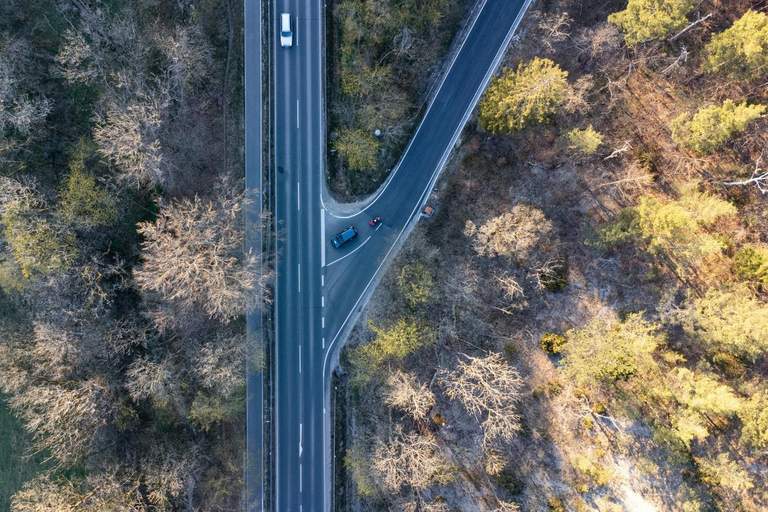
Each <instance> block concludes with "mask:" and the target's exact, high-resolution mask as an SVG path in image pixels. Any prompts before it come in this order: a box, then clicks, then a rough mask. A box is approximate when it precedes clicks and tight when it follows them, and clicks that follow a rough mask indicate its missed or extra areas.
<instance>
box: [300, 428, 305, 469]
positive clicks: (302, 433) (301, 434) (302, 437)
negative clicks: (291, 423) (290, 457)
mask: <svg viewBox="0 0 768 512" xmlns="http://www.w3.org/2000/svg"><path fill="white" fill-rule="evenodd" d="M303 440H304V424H303V423H299V457H301V454H302V452H303V451H304V448H303V447H302V446H301V445H302V443H303ZM299 467H301V465H299Z"/></svg>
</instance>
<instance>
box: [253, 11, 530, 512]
mask: <svg viewBox="0 0 768 512" xmlns="http://www.w3.org/2000/svg"><path fill="white" fill-rule="evenodd" d="M530 1H531V0H486V1H485V3H484V4H483V6H482V8H481V11H480V13H479V14H478V15H477V17H476V18H475V21H474V24H473V25H472V26H471V28H470V29H469V33H468V35H467V37H466V39H465V41H464V43H463V44H462V46H461V47H460V50H459V51H458V53H457V55H456V57H455V59H454V61H453V62H452V63H451V65H450V69H449V71H448V73H447V74H446V75H445V79H444V81H443V83H442V84H441V85H440V87H439V90H438V92H437V94H436V95H435V97H434V100H433V103H432V104H431V106H430V107H429V109H428V110H427V112H426V114H425V116H424V118H423V120H422V122H421V125H420V126H419V129H418V131H417V133H416V135H415V137H414V138H413V140H412V141H411V144H410V146H409V147H408V149H407V151H406V153H405V154H404V156H403V159H402V160H401V162H400V164H399V165H398V167H397V168H396V169H395V170H394V171H393V173H392V175H391V176H390V179H389V181H388V182H387V183H386V184H385V186H384V187H382V189H381V190H380V191H379V193H378V194H377V195H376V196H375V197H373V198H371V200H370V201H369V202H368V205H367V206H366V207H364V208H363V209H362V210H361V211H359V212H357V213H356V214H354V215H345V214H341V213H339V212H334V211H332V210H330V209H329V208H326V205H324V204H323V201H322V193H321V192H322V188H321V187H323V181H322V180H323V165H324V155H325V124H324V123H325V119H324V104H323V101H324V91H323V88H324V72H325V68H324V61H323V59H324V51H323V44H324V42H325V37H324V23H323V9H324V6H323V3H322V2H321V1H319V0H278V1H277V2H275V4H274V7H273V16H272V20H271V23H272V24H273V27H272V29H273V33H274V35H275V36H277V34H278V33H279V26H278V24H279V19H280V16H279V15H280V13H283V12H287V13H290V14H291V16H292V17H293V27H294V45H293V47H291V48H284V47H281V46H280V45H279V41H273V42H272V60H273V70H274V76H273V80H274V109H275V110H274V126H273V133H274V140H273V143H274V165H275V167H276V172H275V174H274V176H275V184H274V186H275V215H276V220H277V229H278V230H280V232H281V240H280V241H279V242H278V244H277V246H278V247H277V252H278V261H279V263H278V267H277V282H276V293H275V354H274V392H275V395H274V400H275V405H274V407H275V410H274V429H275V430H274V441H275V447H274V453H273V457H274V470H275V473H274V501H273V510H274V511H276V512H323V511H329V510H330V509H331V488H330V485H331V472H332V466H331V465H332V453H331V447H330V429H331V421H330V409H329V408H330V376H331V372H332V370H333V366H334V364H335V360H336V356H337V354H338V349H339V348H340V346H341V344H342V342H343V340H344V337H345V336H346V333H347V332H348V331H349V328H350V327H351V324H352V322H353V321H354V319H355V318H356V315H357V313H358V312H359V311H360V309H361V308H362V306H363V305H364V302H365V301H366V300H367V297H368V296H369V295H370V292H371V291H372V286H373V283H375V282H376V278H377V275H378V274H379V273H380V272H382V271H383V270H384V267H385V263H386V262H387V261H388V257H390V256H392V255H393V254H394V252H395V250H396V247H398V243H399V242H400V241H401V240H402V238H403V237H404V236H406V235H407V232H408V230H409V229H410V228H411V227H412V226H413V222H412V221H413V220H414V219H415V218H416V217H417V216H418V212H419V210H420V208H421V207H422V206H423V203H424V201H425V200H426V198H427V197H428V193H429V191H430V190H431V189H432V187H433V186H434V182H435V180H436V179H437V176H438V174H439V171H440V170H441V169H442V167H443V166H444V164H445V162H446V160H447V158H448V156H449V154H450V152H451V150H452V149H453V146H454V145H455V144H456V141H457V140H458V137H459V135H460V133H461V130H462V129H463V127H464V125H465V124H466V121H467V119H468V118H469V116H470V114H471V112H472V110H473V109H474V106H475V104H476V103H477V100H478V99H479V97H480V94H481V93H482V90H483V89H484V88H485V86H486V85H487V83H488V80H489V79H490V76H491V75H492V73H493V71H494V70H495V69H496V67H497V66H498V63H499V61H500V60H501V57H502V54H503V52H504V49H505V48H506V47H507V45H508V43H509V41H510V39H511V37H512V34H513V32H514V29H515V28H516V27H517V24H518V22H519V20H520V18H521V17H522V14H523V13H524V11H525V8H527V5H528V4H529V3H530ZM246 94H248V90H246ZM375 216H381V218H382V223H381V224H380V225H378V226H377V227H376V228H371V227H369V226H368V222H369V220H370V219H371V218H372V217H375ZM350 225H354V226H355V227H356V228H357V229H358V231H359V236H358V237H357V238H355V239H353V240H352V241H351V242H349V243H347V244H346V245H344V246H342V247H341V248H340V249H335V248H333V246H332V245H331V244H330V237H331V236H332V235H334V234H336V233H337V232H339V231H341V230H342V229H343V228H345V227H347V226H350ZM249 425H250V423H249Z"/></svg>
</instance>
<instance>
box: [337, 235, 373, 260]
mask: <svg viewBox="0 0 768 512" xmlns="http://www.w3.org/2000/svg"><path fill="white" fill-rule="evenodd" d="M370 239H371V237H370V236H369V237H368V238H366V239H365V242H363V243H361V244H360V245H359V246H358V247H357V248H356V249H355V250H354V251H352V252H351V253H349V254H345V255H344V256H342V257H341V258H339V259H337V260H333V261H332V262H330V263H329V264H328V265H326V267H330V266H331V265H333V264H334V263H338V262H340V261H341V260H343V259H344V258H348V257H350V256H352V255H353V254H355V253H356V252H357V251H359V250H360V249H362V248H363V246H364V245H365V244H367V243H368V240H370Z"/></svg>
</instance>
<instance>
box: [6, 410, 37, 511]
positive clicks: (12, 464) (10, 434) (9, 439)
mask: <svg viewBox="0 0 768 512" xmlns="http://www.w3.org/2000/svg"><path fill="white" fill-rule="evenodd" d="M27 447H28V441H27V436H26V432H24V428H23V427H22V425H21V424H20V423H19V421H18V420H17V419H16V418H15V417H14V416H13V414H12V413H11V411H10V410H9V409H8V405H7V403H6V397H5V396H4V395H0V512H6V511H9V510H11V496H13V495H14V493H16V492H17V491H18V490H19V489H21V487H22V486H23V485H24V483H25V482H27V481H29V480H31V479H32V478H33V477H34V476H35V475H36V474H37V472H38V470H39V468H40V461H39V460H37V459H35V458H31V459H27V458H25V457H24V455H25V451H26V449H27Z"/></svg>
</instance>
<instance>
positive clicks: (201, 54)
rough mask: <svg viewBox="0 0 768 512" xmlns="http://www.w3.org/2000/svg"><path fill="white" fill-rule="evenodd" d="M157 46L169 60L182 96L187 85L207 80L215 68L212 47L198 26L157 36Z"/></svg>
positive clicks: (178, 28)
mask: <svg viewBox="0 0 768 512" xmlns="http://www.w3.org/2000/svg"><path fill="white" fill-rule="evenodd" d="M157 43H158V46H159V48H160V51H161V52H162V53H163V55H164V56H165V58H166V60H167V70H168V73H169V74H170V76H171V81H172V82H173V85H174V87H178V88H179V89H180V90H181V94H182V95H183V90H184V89H185V88H186V87H187V86H188V85H194V84H200V83H202V82H204V81H205V80H206V79H207V77H208V76H209V74H210V70H211V69H212V68H213V65H214V59H213V48H212V47H211V45H210V43H208V42H207V41H206V40H205V37H204V36H203V34H202V31H201V30H200V27H199V26H198V25H195V26H192V27H176V28H175V29H174V30H173V32H172V33H170V34H168V35H158V36H157Z"/></svg>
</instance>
